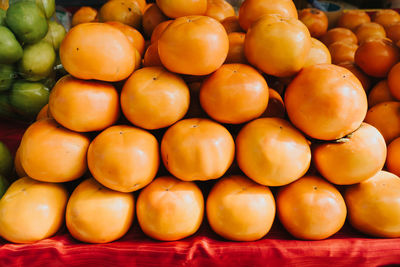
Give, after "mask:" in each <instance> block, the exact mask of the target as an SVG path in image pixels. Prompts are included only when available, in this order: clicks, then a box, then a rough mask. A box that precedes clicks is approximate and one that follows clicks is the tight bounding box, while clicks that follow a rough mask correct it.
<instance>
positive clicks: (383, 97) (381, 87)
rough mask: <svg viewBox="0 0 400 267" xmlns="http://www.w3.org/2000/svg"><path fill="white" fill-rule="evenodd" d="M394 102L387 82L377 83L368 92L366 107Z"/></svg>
mask: <svg viewBox="0 0 400 267" xmlns="http://www.w3.org/2000/svg"><path fill="white" fill-rule="evenodd" d="M388 101H396V99H395V98H394V97H393V96H392V94H391V93H390V90H389V86H388V83H387V80H382V81H380V82H379V83H377V84H376V85H375V86H374V87H373V88H372V89H371V92H369V95H368V107H373V106H375V105H377V104H379V103H382V102H388Z"/></svg>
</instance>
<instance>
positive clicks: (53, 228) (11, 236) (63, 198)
mask: <svg viewBox="0 0 400 267" xmlns="http://www.w3.org/2000/svg"><path fill="white" fill-rule="evenodd" d="M67 201H68V191H67V190H66V189H65V188H64V186H63V185H62V184H54V183H45V182H39V181H36V180H33V179H31V178H29V177H23V178H20V179H18V180H17V181H15V182H14V183H12V184H11V186H10V187H9V188H8V189H7V191H6V193H5V194H4V195H3V197H2V198H1V199H0V210H1V212H0V235H1V237H3V238H4V239H6V240H8V241H10V242H13V243H34V242H36V241H40V240H42V239H46V238H49V237H51V236H52V235H54V234H55V233H56V232H57V231H58V230H59V229H60V228H61V226H62V224H63V221H64V212H65V206H66V205H67Z"/></svg>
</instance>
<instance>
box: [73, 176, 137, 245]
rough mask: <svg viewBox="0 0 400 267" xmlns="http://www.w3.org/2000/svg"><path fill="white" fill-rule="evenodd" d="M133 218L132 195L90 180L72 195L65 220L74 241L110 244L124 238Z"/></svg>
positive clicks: (79, 186)
mask: <svg viewBox="0 0 400 267" xmlns="http://www.w3.org/2000/svg"><path fill="white" fill-rule="evenodd" d="M134 215H135V199H134V196H133V194H131V193H121V192H117V191H113V190H111V189H108V188H107V187H104V186H102V185H101V184H99V183H98V182H96V180H95V179H93V178H89V179H86V180H84V181H83V182H81V183H80V184H79V185H78V186H77V187H76V188H75V190H74V192H73V193H72V194H71V197H70V199H69V201H68V205H67V210H66V215H65V217H66V225H67V228H68V231H69V232H70V234H71V235H72V236H73V237H74V238H76V239H78V240H80V241H82V242H86V243H108V242H112V241H114V240H117V239H119V238H121V237H122V236H123V235H125V233H126V232H127V231H128V230H129V228H130V227H131V225H132V221H133V218H134Z"/></svg>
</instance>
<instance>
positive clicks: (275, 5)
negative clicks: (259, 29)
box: [239, 0, 298, 31]
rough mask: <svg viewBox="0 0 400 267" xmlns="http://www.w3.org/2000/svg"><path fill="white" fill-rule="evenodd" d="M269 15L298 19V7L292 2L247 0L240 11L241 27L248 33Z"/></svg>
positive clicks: (285, 0)
mask: <svg viewBox="0 0 400 267" xmlns="http://www.w3.org/2000/svg"><path fill="white" fill-rule="evenodd" d="M267 14H278V15H281V16H282V17H285V18H294V19H297V18H298V14H297V10H296V6H295V5H294V3H293V2H292V1H291V0H264V1H259V0H246V1H244V2H243V3H242V5H241V6H240V9H239V23H240V26H241V27H242V29H244V30H245V31H247V30H248V29H249V28H250V26H251V25H252V24H253V23H254V22H256V21H257V20H258V19H260V18H261V17H262V16H264V15H267Z"/></svg>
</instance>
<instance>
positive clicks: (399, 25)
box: [386, 22, 400, 44]
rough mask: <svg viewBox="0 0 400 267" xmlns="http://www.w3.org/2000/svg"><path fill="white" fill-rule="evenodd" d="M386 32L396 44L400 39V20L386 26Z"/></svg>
mask: <svg viewBox="0 0 400 267" xmlns="http://www.w3.org/2000/svg"><path fill="white" fill-rule="evenodd" d="M386 34H387V37H388V38H389V39H390V40H392V41H393V43H394V44H395V43H397V42H398V41H400V22H396V23H394V24H392V25H389V26H388V27H386Z"/></svg>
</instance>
